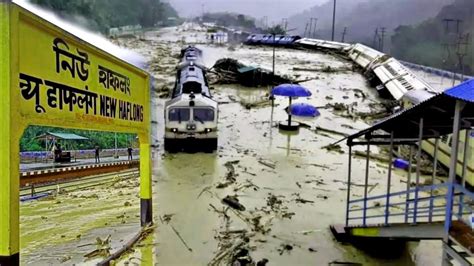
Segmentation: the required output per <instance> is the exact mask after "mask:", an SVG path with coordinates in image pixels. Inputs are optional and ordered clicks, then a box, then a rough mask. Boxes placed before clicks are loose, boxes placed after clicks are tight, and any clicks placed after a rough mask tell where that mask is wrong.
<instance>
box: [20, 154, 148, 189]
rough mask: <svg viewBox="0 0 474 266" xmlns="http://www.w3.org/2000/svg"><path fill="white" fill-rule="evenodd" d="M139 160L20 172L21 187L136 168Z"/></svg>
mask: <svg viewBox="0 0 474 266" xmlns="http://www.w3.org/2000/svg"><path fill="white" fill-rule="evenodd" d="M139 165H140V162H139V161H138V160H135V161H123V162H114V163H102V164H93V165H81V166H71V167H63V168H55V169H45V170H35V171H27V172H22V173H20V187H22V188H23V187H28V186H29V187H31V186H33V187H35V186H38V185H41V184H50V183H58V182H60V183H61V182H62V183H64V182H65V181H68V180H75V179H80V178H84V177H88V176H94V175H101V174H109V173H115V172H120V171H124V170H130V169H136V168H138V167H139Z"/></svg>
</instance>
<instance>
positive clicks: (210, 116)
mask: <svg viewBox="0 0 474 266" xmlns="http://www.w3.org/2000/svg"><path fill="white" fill-rule="evenodd" d="M193 114H194V120H196V121H199V122H204V121H214V110H212V109H209V108H194V109H193Z"/></svg>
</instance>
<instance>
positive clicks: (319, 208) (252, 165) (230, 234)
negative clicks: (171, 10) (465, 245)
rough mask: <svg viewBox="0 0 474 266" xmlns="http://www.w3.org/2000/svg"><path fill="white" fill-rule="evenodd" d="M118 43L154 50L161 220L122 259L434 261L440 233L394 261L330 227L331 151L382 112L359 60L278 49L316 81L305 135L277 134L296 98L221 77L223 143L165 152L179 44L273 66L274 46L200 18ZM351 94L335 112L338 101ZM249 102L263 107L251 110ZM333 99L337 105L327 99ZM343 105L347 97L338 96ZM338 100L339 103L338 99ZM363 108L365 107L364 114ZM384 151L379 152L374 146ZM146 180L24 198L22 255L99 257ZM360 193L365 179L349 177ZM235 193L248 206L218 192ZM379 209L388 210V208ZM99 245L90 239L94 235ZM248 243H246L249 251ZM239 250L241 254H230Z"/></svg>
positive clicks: (281, 61) (279, 56)
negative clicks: (212, 39) (240, 39)
mask: <svg viewBox="0 0 474 266" xmlns="http://www.w3.org/2000/svg"><path fill="white" fill-rule="evenodd" d="M116 42H117V43H119V44H120V45H122V46H125V47H127V48H129V49H132V50H135V51H138V52H140V53H141V54H143V55H144V56H145V57H147V58H148V59H149V66H148V68H149V71H150V73H151V74H152V75H153V76H154V77H155V82H154V89H153V92H152V94H153V99H154V100H153V101H154V107H153V113H154V115H153V120H154V123H153V125H154V136H153V140H154V142H155V143H157V144H158V145H159V148H157V149H156V150H155V151H154V158H153V159H154V161H153V170H154V171H153V181H154V188H153V189H154V199H153V200H154V201H153V204H154V206H153V209H154V221H155V222H156V229H155V231H154V233H153V234H151V235H150V236H149V237H148V238H147V239H146V240H144V241H143V242H141V243H140V244H139V245H138V247H137V248H136V249H135V251H134V252H131V253H129V254H128V255H127V256H126V257H124V258H123V259H122V260H121V261H120V262H118V263H119V264H127V263H132V264H137V265H138V264H142V265H154V264H157V265H207V264H209V263H215V264H216V265H219V264H221V265H227V264H228V263H229V260H231V259H232V258H233V257H234V258H235V256H232V255H231V254H232V252H229V253H226V252H227V251H229V250H239V251H242V250H243V251H242V252H243V253H242V254H239V255H240V256H241V257H242V258H246V259H248V260H252V261H254V262H259V261H262V262H263V260H264V259H266V260H268V265H328V263H330V262H334V261H338V262H356V263H361V264H363V265H413V264H415V263H414V262H413V261H416V262H417V264H419V265H436V263H437V262H438V261H440V254H438V253H439V252H437V251H436V250H437V249H438V248H439V247H438V243H436V242H423V243H422V244H421V245H420V246H419V247H418V246H417V245H416V244H413V245H409V248H408V249H407V251H406V252H405V253H404V254H403V255H402V256H401V257H400V258H397V259H391V260H388V259H380V258H373V257H371V256H368V255H366V254H365V253H363V252H361V251H359V250H357V249H355V248H353V247H351V246H348V245H341V244H339V243H337V242H336V241H335V240H333V237H332V234H331V232H330V231H329V225H331V224H340V223H343V222H344V217H345V207H346V205H345V200H346V184H345V183H344V182H345V181H346V179H347V147H346V146H345V144H344V143H342V145H341V149H340V150H336V151H328V150H327V149H324V148H323V147H324V146H327V145H329V144H331V143H333V142H335V141H337V140H339V139H341V138H343V136H342V135H340V134H334V133H330V132H327V131H324V130H317V129H316V128H317V127H319V128H323V129H330V130H332V131H337V132H340V133H343V134H351V133H354V132H356V131H358V130H360V129H364V128H366V127H368V123H372V122H373V121H372V120H371V119H370V116H369V118H366V119H362V117H363V116H364V114H370V113H377V112H378V111H380V110H383V105H381V101H382V100H381V99H379V98H378V96H377V94H376V92H375V90H374V89H373V88H371V87H370V86H369V85H368V83H367V82H366V79H365V78H364V77H363V76H362V75H361V74H359V73H358V72H353V71H351V70H344V71H336V72H334V73H326V72H314V71H295V70H294V69H295V68H297V69H298V68H323V67H326V66H331V67H332V68H339V69H351V68H352V64H351V63H350V62H348V61H345V60H343V59H340V58H338V57H335V56H333V55H329V54H323V53H317V52H311V51H304V50H288V49H277V51H276V73H277V74H279V75H287V76H289V77H291V78H293V79H295V80H309V81H306V82H303V83H301V84H302V85H303V86H305V87H307V88H309V89H310V90H311V91H312V93H313V96H311V97H309V98H300V99H298V100H296V102H306V103H311V104H313V105H315V106H318V107H324V108H321V109H320V112H321V116H320V117H318V118H316V119H305V120H300V121H301V122H303V123H305V124H306V125H307V127H304V128H301V129H300V131H299V133H298V134H287V133H283V132H280V131H279V130H278V128H277V127H276V124H277V123H278V122H280V121H285V119H286V113H285V111H284V108H285V107H286V106H287V103H288V99H286V98H277V99H276V101H275V107H274V108H273V109H272V107H271V105H270V104H269V102H268V101H267V99H268V96H267V95H268V91H269V90H270V88H267V87H264V88H244V87H240V86H238V85H214V86H213V87H214V90H213V94H214V98H215V99H217V100H218V101H219V102H220V107H219V108H220V113H219V127H218V128H219V149H218V151H217V152H216V153H214V154H204V153H194V154H186V153H179V154H172V155H171V154H166V153H164V151H163V150H162V146H161V145H160V144H161V143H162V139H163V106H164V102H165V100H166V94H167V90H169V89H171V88H172V85H173V83H174V78H175V77H174V75H175V66H176V64H177V62H178V57H177V56H178V55H179V51H180V49H181V48H182V47H183V46H185V45H187V44H194V43H198V47H200V48H202V49H203V51H204V61H205V63H206V66H208V67H211V66H212V65H213V64H214V62H215V61H216V60H218V59H220V58H224V57H230V58H235V59H238V60H239V61H241V62H242V63H244V64H247V65H252V66H259V67H263V68H266V69H271V63H272V57H271V56H272V51H271V49H269V48H263V47H247V46H240V45H239V46H232V48H230V46H229V45H213V44H206V42H207V40H206V38H205V31H204V30H203V29H200V28H198V27H195V26H192V25H189V24H187V25H185V26H181V27H178V28H165V29H162V30H160V31H154V32H147V33H146V34H144V35H142V36H140V38H132V39H119V40H117V41H116ZM336 103H338V104H341V103H342V104H344V105H345V107H344V108H343V109H342V110H340V111H338V110H335V108H334V107H333V105H334V104H336ZM248 104H255V107H252V108H250V109H248V108H246V106H248ZM328 104H329V105H328ZM340 106H342V105H340ZM336 109H338V108H336ZM364 117H365V116H364ZM375 152H377V151H375ZM364 163H365V161H364V160H363V159H361V158H357V157H355V158H354V160H353V165H354V172H353V182H354V183H356V184H363V182H364V181H363V180H364V179H363V176H364ZM386 171H387V167H386V166H384V165H383V164H381V163H380V162H375V161H374V162H371V164H370V176H371V180H370V183H371V184H375V183H378V184H379V185H378V186H374V189H372V190H371V191H370V195H379V194H384V192H385V190H386V187H385V185H384V184H385V183H386V181H385V176H386ZM404 175H405V173H404V172H398V171H396V172H395V176H394V177H393V180H394V181H393V187H392V191H399V190H403V189H404V188H406V184H405V183H403V182H401V181H402V180H404V179H405V177H404ZM137 182H138V181H130V180H125V181H123V180H122V181H120V180H118V182H117V183H115V184H112V185H110V184H109V185H104V186H101V187H97V188H89V189H88V190H87V191H82V192H74V193H63V194H60V195H58V196H57V197H55V198H52V199H47V200H43V201H37V202H29V203H24V204H22V207H21V211H22V213H21V215H22V216H21V230H22V233H21V234H22V262H23V263H25V264H26V263H32V264H35V265H38V264H60V263H64V264H68V265H70V264H93V263H96V262H98V261H100V257H92V258H91V259H90V260H87V261H86V258H85V257H84V255H85V254H87V253H89V252H91V251H94V250H95V249H96V248H97V245H95V244H96V242H97V240H96V238H97V237H100V238H101V239H105V238H107V236H108V235H109V234H110V235H111V237H110V239H111V245H112V251H113V250H114V249H116V248H117V247H120V246H121V245H123V244H124V243H125V242H126V241H128V239H130V238H131V236H132V235H133V234H134V233H136V232H137V231H138V229H139V224H138V222H139V218H138V215H139V210H138V207H139V201H138V183H137ZM352 194H353V195H354V196H360V195H362V188H361V187H359V186H356V187H353V191H352ZM227 196H230V197H231V198H233V199H235V198H237V199H238V201H239V203H240V204H241V205H242V206H241V207H243V208H244V209H245V210H244V209H243V208H241V210H236V209H233V208H228V205H227V204H225V203H224V202H223V201H222V199H224V198H226V197H227ZM380 213H383V210H382V209H381V210H380ZM88 244H92V245H88ZM245 251H248V255H247V253H246V252H245ZM234 255H235V254H234Z"/></svg>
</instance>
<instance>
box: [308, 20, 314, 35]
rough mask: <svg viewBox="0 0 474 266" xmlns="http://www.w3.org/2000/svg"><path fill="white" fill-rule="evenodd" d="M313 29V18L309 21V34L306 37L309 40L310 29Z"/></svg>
mask: <svg viewBox="0 0 474 266" xmlns="http://www.w3.org/2000/svg"><path fill="white" fill-rule="evenodd" d="M312 28H313V18H310V19H309V32H308V36H309V37H310V38H311V29H312Z"/></svg>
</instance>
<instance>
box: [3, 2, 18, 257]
mask: <svg viewBox="0 0 474 266" xmlns="http://www.w3.org/2000/svg"><path fill="white" fill-rule="evenodd" d="M10 11H11V1H10V0H0V114H2V119H0V140H1V141H0V169H1V172H0V265H1V266H4V265H19V262H20V255H19V252H20V241H19V238H20V233H19V232H20V229H19V217H20V214H19V205H20V203H19V174H18V172H19V169H18V168H19V167H18V152H19V137H18V136H14V134H12V131H13V128H12V121H13V119H12V116H11V108H12V107H11V95H10V90H11V82H12V81H11V69H10V61H11V60H12V58H11V27H10V18H11V17H10Z"/></svg>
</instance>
